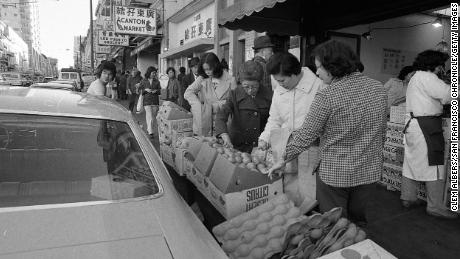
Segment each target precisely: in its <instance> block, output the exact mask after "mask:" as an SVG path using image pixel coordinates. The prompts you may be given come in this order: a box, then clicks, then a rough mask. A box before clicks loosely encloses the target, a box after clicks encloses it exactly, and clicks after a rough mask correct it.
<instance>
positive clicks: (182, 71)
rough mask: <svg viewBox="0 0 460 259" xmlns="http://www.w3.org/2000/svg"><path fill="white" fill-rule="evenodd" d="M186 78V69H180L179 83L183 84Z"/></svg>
mask: <svg viewBox="0 0 460 259" xmlns="http://www.w3.org/2000/svg"><path fill="white" fill-rule="evenodd" d="M184 77H185V67H180V68H179V74H178V75H177V80H179V83H181V84H182V80H184Z"/></svg>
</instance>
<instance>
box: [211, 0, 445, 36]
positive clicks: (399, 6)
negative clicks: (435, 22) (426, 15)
mask: <svg viewBox="0 0 460 259" xmlns="http://www.w3.org/2000/svg"><path fill="white" fill-rule="evenodd" d="M218 1H219V2H220V3H219V4H220V5H221V6H222V8H223V9H222V11H221V12H220V14H219V17H218V23H219V26H224V27H226V28H228V29H231V30H236V29H242V30H246V31H249V30H255V31H258V32H270V33H274V34H279V35H307V34H312V33H315V32H322V31H327V30H335V29H340V28H345V27H349V26H354V25H358V24H367V23H372V22H377V21H382V20H386V19H390V18H395V17H399V16H403V15H408V14H412V13H417V12H422V11H426V10H430V9H435V8H439V7H443V6H446V5H449V4H450V1H446V0H399V1H395V0H374V1H357V0H348V1H333V0H309V1H306V0H251V1H246V0H234V1H233V4H231V5H229V6H226V3H227V2H228V1H226V0H218Z"/></svg>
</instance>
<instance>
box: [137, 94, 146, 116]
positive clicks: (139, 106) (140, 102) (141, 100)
mask: <svg viewBox="0 0 460 259" xmlns="http://www.w3.org/2000/svg"><path fill="white" fill-rule="evenodd" d="M136 110H137V112H143V111H144V95H142V94H141V95H139V99H138V100H137V106H136Z"/></svg>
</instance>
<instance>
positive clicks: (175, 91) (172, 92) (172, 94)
mask: <svg viewBox="0 0 460 259" xmlns="http://www.w3.org/2000/svg"><path fill="white" fill-rule="evenodd" d="M166 74H168V78H169V79H168V86H167V87H166V101H170V102H173V103H176V104H178V105H181V104H182V95H181V94H180V90H181V87H180V83H179V80H177V79H176V70H175V69H174V68H173V67H168V69H166Z"/></svg>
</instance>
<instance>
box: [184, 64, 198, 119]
mask: <svg viewBox="0 0 460 259" xmlns="http://www.w3.org/2000/svg"><path fill="white" fill-rule="evenodd" d="M199 65H200V59H199V58H198V57H193V58H192V59H191V60H190V65H189V67H190V73H189V74H187V75H185V76H184V77H183V79H182V81H181V82H180V83H181V87H182V89H181V91H180V93H181V94H182V95H184V93H185V89H187V87H189V86H190V85H191V84H192V83H193V82H195V80H196V79H197V78H198V66H199ZM182 99H183V100H184V102H183V103H182V104H181V106H182V107H184V109H186V110H187V111H190V104H189V103H188V102H187V100H186V99H185V98H182Z"/></svg>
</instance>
